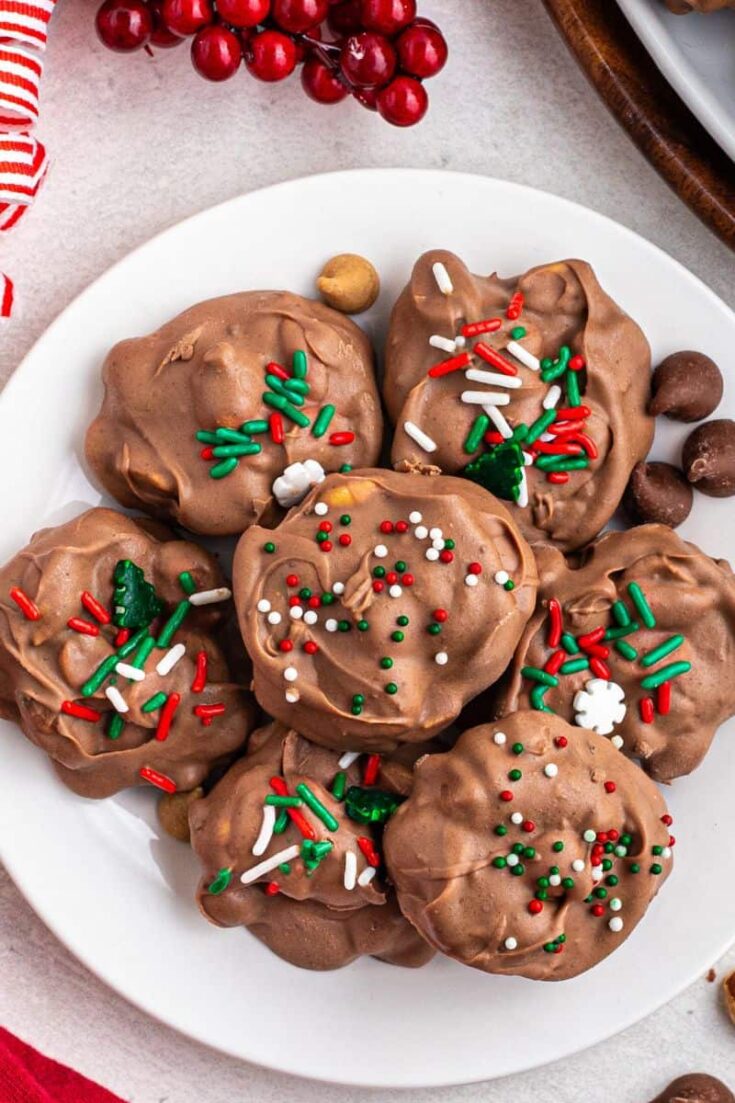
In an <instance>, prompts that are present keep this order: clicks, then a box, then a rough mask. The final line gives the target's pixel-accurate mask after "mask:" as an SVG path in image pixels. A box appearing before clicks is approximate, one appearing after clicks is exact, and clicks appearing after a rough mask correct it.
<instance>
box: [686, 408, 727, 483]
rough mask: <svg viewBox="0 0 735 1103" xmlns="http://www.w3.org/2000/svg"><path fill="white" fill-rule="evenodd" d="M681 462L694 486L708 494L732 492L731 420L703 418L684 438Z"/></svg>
mask: <svg viewBox="0 0 735 1103" xmlns="http://www.w3.org/2000/svg"><path fill="white" fill-rule="evenodd" d="M682 466H683V468H684V474H685V475H686V477H687V479H688V480H689V482H690V483H692V485H693V486H695V487H696V488H697V490H701V491H702V493H703V494H709V495H710V496H711V497H712V498H728V497H729V496H730V495H731V494H735V421H730V419H729V418H717V419H715V420H714V421H705V423H704V425H698V426H697V428H696V429H695V430H694V432H693V433H690V434H689V436H688V437H687V439H686V440H685V442H684V451H683V454H682Z"/></svg>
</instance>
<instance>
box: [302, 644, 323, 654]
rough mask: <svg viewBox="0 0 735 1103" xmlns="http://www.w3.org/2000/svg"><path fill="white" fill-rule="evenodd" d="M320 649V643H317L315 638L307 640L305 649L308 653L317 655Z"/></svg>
mask: <svg viewBox="0 0 735 1103" xmlns="http://www.w3.org/2000/svg"><path fill="white" fill-rule="evenodd" d="M318 650H319V644H318V643H315V641H314V640H307V641H306V643H305V644H304V651H305V652H306V654H307V655H316V653H317V651H318Z"/></svg>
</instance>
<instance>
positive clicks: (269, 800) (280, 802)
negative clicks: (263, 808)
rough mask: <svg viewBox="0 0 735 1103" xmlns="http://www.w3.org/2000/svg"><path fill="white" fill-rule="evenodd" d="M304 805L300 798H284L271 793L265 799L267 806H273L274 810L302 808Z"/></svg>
mask: <svg viewBox="0 0 735 1103" xmlns="http://www.w3.org/2000/svg"><path fill="white" fill-rule="evenodd" d="M302 803H303V802H302V800H301V798H300V797H282V796H276V794H275V793H269V794H268V796H267V797H266V798H265V804H272V805H273V807H274V808H300V807H301V805H302Z"/></svg>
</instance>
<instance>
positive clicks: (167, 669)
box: [156, 643, 186, 678]
mask: <svg viewBox="0 0 735 1103" xmlns="http://www.w3.org/2000/svg"><path fill="white" fill-rule="evenodd" d="M185 654H186V646H185V645H184V644H183V643H176V644H174V646H173V647H172V648H170V649H169V650H168V651H167V652H166V654H165V655H164V656H163V658H162V659H159V660H158V662H157V663H156V674H160V675H161V677H162V678H165V676H166V675H167V674H170V673H171V671H172V670H173V668H174V667H175V666H176V664H177V662H179V660H180V659H181V658H183V656H184V655H185Z"/></svg>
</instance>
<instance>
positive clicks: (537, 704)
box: [531, 685, 554, 712]
mask: <svg viewBox="0 0 735 1103" xmlns="http://www.w3.org/2000/svg"><path fill="white" fill-rule="evenodd" d="M548 689H549V687H548V686H543V685H539V686H534V687H533V689H532V690H531V708H534V709H536V710H537V711H538V712H553V711H554V710H553V709H550V708H549V706H548V705H545V704H544V694H545V693H547V692H548Z"/></svg>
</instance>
